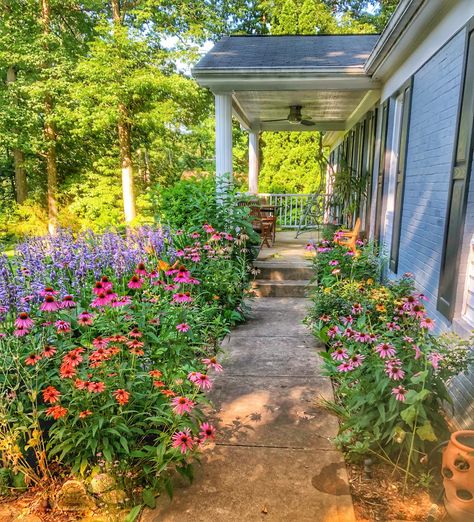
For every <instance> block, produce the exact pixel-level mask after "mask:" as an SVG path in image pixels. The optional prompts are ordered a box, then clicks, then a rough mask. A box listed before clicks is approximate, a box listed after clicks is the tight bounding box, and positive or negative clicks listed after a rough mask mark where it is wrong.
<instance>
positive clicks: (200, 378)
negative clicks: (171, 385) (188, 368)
mask: <svg viewBox="0 0 474 522" xmlns="http://www.w3.org/2000/svg"><path fill="white" fill-rule="evenodd" d="M194 384H196V385H197V386H199V388H201V390H210V389H211V388H212V381H211V379H209V377H208V376H207V374H205V373H199V372H198V373H197V374H196V380H195V381H194Z"/></svg>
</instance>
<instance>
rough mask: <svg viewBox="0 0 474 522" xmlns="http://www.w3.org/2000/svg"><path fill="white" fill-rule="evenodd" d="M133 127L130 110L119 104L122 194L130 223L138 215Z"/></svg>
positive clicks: (124, 208)
mask: <svg viewBox="0 0 474 522" xmlns="http://www.w3.org/2000/svg"><path fill="white" fill-rule="evenodd" d="M130 134H131V128H130V123H129V121H128V111H127V108H126V107H125V105H124V104H123V103H121V104H119V122H118V136H119V148H120V160H121V164H122V194H123V212H124V214H125V221H126V222H127V223H130V222H131V221H133V220H134V219H135V217H136V215H137V213H136V209H135V187H134V183H133V164H132V147H131V143H130Z"/></svg>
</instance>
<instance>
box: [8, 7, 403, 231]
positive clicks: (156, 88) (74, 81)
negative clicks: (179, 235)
mask: <svg viewBox="0 0 474 522" xmlns="http://www.w3.org/2000/svg"><path fill="white" fill-rule="evenodd" d="M395 4H396V1H395V0H385V1H382V2H380V3H378V4H377V5H376V6H375V8H374V6H373V2H368V1H362V0H339V1H336V0H206V1H203V0H177V1H174V2H172V3H170V2H168V1H166V0H138V1H132V0H109V1H105V0H84V1H76V0H61V1H59V0H40V2H38V1H37V0H18V1H16V2H12V1H10V0H0V137H1V139H0V216H1V217H0V234H1V233H2V232H14V233H17V234H21V233H25V232H40V231H44V230H45V228H46V225H47V224H48V223H49V226H50V229H54V227H56V226H57V225H61V224H63V225H67V226H74V227H77V228H85V227H92V228H101V227H105V226H109V225H115V224H119V223H121V222H123V221H124V219H125V220H127V221H131V220H135V221H140V220H144V219H148V216H150V215H151V214H152V212H151V210H150V208H151V206H152V203H151V202H152V200H153V194H154V192H156V190H159V188H158V187H163V186H169V185H171V184H173V183H174V181H176V180H178V179H179V178H180V177H182V176H183V175H184V176H189V175H190V173H193V174H196V175H200V174H205V173H211V174H212V172H213V169H214V165H213V156H214V129H213V99H212V96H211V95H210V93H209V92H207V91H206V90H204V89H201V88H200V87H199V86H198V85H197V84H196V82H195V81H194V80H193V79H192V78H191V77H190V75H189V73H188V72H183V71H182V69H183V65H184V69H186V68H189V65H190V64H192V63H194V62H195V61H196V60H197V59H198V56H199V52H198V50H199V46H200V45H202V44H203V43H205V42H209V41H212V40H217V39H218V38H220V37H221V36H222V35H224V34H235V33H240V34H241V33H246V34H268V33H270V34H318V33H347V32H375V31H379V30H380V28H381V26H382V24H383V23H385V21H386V19H387V17H388V15H389V14H390V12H391V11H393V9H394V7H395ZM319 138H320V137H319V133H316V132H307V133H301V134H300V133H275V134H271V133H263V135H262V138H261V140H262V175H261V190H262V191H283V192H285V191H286V192H298V191H311V190H315V189H316V188H317V187H318V186H319V184H320V183H321V179H322V177H321V169H320V163H321V155H322V151H321V150H320V146H319V144H320V139H319ZM246 147H247V145H246V135H245V133H243V132H242V131H241V130H240V129H239V127H238V125H235V127H234V156H235V157H234V170H235V172H236V174H237V175H236V179H237V181H238V182H239V181H240V180H243V181H242V182H243V186H245V181H244V178H245V176H244V174H245V172H246V170H247V149H246ZM135 216H137V217H135Z"/></svg>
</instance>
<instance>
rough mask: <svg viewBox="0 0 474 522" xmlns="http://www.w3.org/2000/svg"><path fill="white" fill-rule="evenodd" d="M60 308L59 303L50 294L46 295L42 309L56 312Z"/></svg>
mask: <svg viewBox="0 0 474 522" xmlns="http://www.w3.org/2000/svg"><path fill="white" fill-rule="evenodd" d="M58 309H59V303H57V301H56V299H54V297H53V296H52V295H50V294H48V295H46V296H45V298H44V301H43V302H42V303H41V306H40V310H42V311H43V312H56V311H57V310H58Z"/></svg>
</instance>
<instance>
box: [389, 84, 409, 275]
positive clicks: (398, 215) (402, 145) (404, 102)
mask: <svg viewBox="0 0 474 522" xmlns="http://www.w3.org/2000/svg"><path fill="white" fill-rule="evenodd" d="M412 83H413V81H412V79H410V81H409V82H408V85H406V86H405V87H403V89H402V93H401V95H400V96H401V106H402V113H401V122H400V124H401V128H400V138H399V142H398V151H397V152H398V158H397V166H396V179H395V191H394V209H393V227H392V244H391V247H390V270H391V271H392V272H393V273H395V274H396V273H397V271H398V253H399V250H400V232H401V225H402V214H403V194H404V186H405V166H406V155H407V145H408V129H409V126H410V109H411V92H412Z"/></svg>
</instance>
